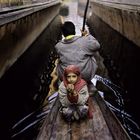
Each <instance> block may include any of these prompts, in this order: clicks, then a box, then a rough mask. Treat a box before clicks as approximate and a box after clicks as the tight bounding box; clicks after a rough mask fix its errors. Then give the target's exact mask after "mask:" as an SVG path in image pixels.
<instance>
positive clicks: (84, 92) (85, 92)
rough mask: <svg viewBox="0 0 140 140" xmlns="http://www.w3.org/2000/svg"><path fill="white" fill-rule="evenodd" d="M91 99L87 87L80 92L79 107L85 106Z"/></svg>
mask: <svg viewBox="0 0 140 140" xmlns="http://www.w3.org/2000/svg"><path fill="white" fill-rule="evenodd" d="M88 98H89V92H88V88H87V85H85V86H84V87H83V88H82V89H81V90H80V92H79V97H78V102H77V103H78V104H79V105H84V104H85V103H86V102H87V100H88Z"/></svg>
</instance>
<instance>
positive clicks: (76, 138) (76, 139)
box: [71, 121, 81, 140]
mask: <svg viewBox="0 0 140 140" xmlns="http://www.w3.org/2000/svg"><path fill="white" fill-rule="evenodd" d="M80 129H81V128H80V122H79V121H75V122H72V123H71V130H72V133H71V140H80Z"/></svg>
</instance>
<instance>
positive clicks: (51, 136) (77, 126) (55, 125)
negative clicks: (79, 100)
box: [37, 98, 128, 140]
mask: <svg viewBox="0 0 140 140" xmlns="http://www.w3.org/2000/svg"><path fill="white" fill-rule="evenodd" d="M92 99H93V100H92V104H93V109H94V112H93V119H85V120H81V121H78V122H71V123H68V122H66V121H64V119H63V118H62V116H61V114H60V112H59V108H60V103H59V101H58V99H56V100H55V101H53V102H52V103H51V108H52V109H51V112H50V113H49V114H48V116H47V117H46V120H45V121H44V124H43V126H42V128H41V129H40V133H39V135H38V137H37V140H126V139H128V138H127V136H124V137H122V135H123V133H124V132H123V131H122V132H121V135H120V136H119V135H118V138H115V137H114V135H112V131H110V129H109V127H108V125H107V123H106V121H105V119H104V116H103V114H102V111H101V109H100V107H99V105H98V103H97V102H96V99H95V98H92ZM108 119H109V118H108ZM110 121H111V120H110ZM113 127H115V125H114V126H113ZM114 129H116V128H114ZM115 131H118V130H115ZM117 133H118V132H116V134H117ZM116 137H117V136H116Z"/></svg>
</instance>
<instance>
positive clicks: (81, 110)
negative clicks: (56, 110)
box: [58, 65, 89, 121]
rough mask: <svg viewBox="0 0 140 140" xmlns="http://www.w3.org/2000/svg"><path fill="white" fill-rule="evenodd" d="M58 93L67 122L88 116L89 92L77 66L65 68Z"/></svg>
mask: <svg viewBox="0 0 140 140" xmlns="http://www.w3.org/2000/svg"><path fill="white" fill-rule="evenodd" d="M58 93H59V100H60V103H61V105H62V107H61V112H62V115H63V116H64V118H65V119H66V120H67V121H71V120H79V119H80V118H85V117H86V116H87V113H88V105H87V101H88V98H89V92H88V87H87V83H86V81H85V80H83V79H82V78H81V73H80V69H79V68H78V67H77V66H75V65H69V66H67V67H66V68H65V70H64V73H63V81H62V82H61V84H60V86H59V90H58Z"/></svg>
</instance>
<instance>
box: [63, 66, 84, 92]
mask: <svg viewBox="0 0 140 140" xmlns="http://www.w3.org/2000/svg"><path fill="white" fill-rule="evenodd" d="M69 73H75V74H76V75H77V81H76V83H75V84H74V89H75V90H76V91H77V92H79V91H80V90H81V88H82V87H83V86H85V85H86V81H85V80H83V79H81V72H80V69H79V67H77V66H75V65H69V66H67V67H66V68H65V69H64V74H63V82H64V85H65V87H66V86H67V85H68V84H69V83H68V81H67V75H68V74H69Z"/></svg>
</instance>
